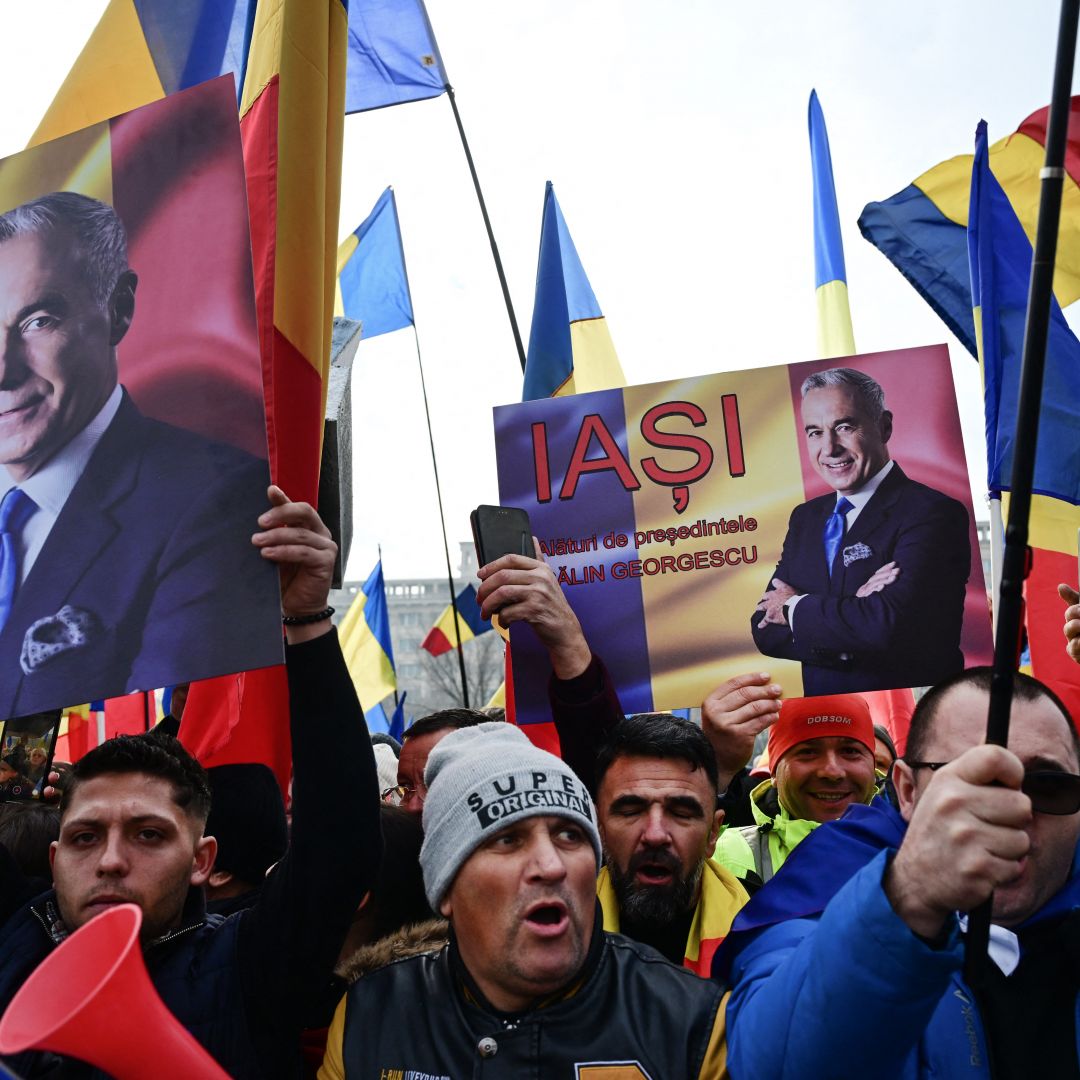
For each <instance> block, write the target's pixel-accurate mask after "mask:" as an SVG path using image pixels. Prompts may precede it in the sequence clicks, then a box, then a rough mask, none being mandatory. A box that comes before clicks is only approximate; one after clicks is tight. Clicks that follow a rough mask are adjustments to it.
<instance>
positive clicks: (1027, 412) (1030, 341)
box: [964, 0, 1080, 987]
mask: <svg viewBox="0 0 1080 1080" xmlns="http://www.w3.org/2000/svg"><path fill="white" fill-rule="evenodd" d="M1078 13H1080V0H1062V5H1061V19H1060V22H1059V24H1058V41H1057V56H1056V58H1055V60H1054V88H1053V95H1052V97H1051V99H1050V118H1049V121H1048V124H1047V131H1046V164H1045V165H1044V167H1043V169H1042V171H1041V172H1040V174H1039V176H1040V179H1041V182H1042V183H1041V192H1040V195H1039V221H1038V226H1037V228H1036V232H1035V251H1034V255H1033V258H1032V262H1031V285H1030V290H1029V292H1028V308H1027V319H1026V322H1025V325H1024V353H1023V361H1022V363H1021V367H1020V398H1019V402H1018V405H1017V410H1016V437H1015V440H1014V449H1013V468H1012V480H1011V487H1010V496H1009V520H1008V524H1007V526H1006V528H1005V554H1004V557H1003V559H1002V570H1001V591H1000V593H999V594H998V598H997V605H996V607H997V627H996V631H995V636H994V670H993V676H992V679H991V684H990V708H989V712H988V715H987V722H986V741H987V742H988V743H994V744H996V745H998V746H1006V745H1008V741H1009V714H1010V711H1011V709H1012V696H1013V677H1014V675H1015V673H1016V670H1017V666H1018V661H1019V655H1020V631H1021V626H1022V620H1023V607H1024V601H1023V586H1024V578H1025V577H1026V576H1027V571H1028V568H1029V558H1030V556H1029V551H1028V517H1029V515H1030V513H1031V487H1032V482H1033V478H1034V474H1035V447H1036V443H1037V440H1038V435H1039V408H1040V405H1041V402H1042V385H1043V370H1044V367H1045V363H1046V340H1047V335H1048V332H1049V325H1050V301H1051V297H1052V296H1053V288H1054V259H1055V256H1056V254H1057V236H1058V224H1059V222H1060V219H1061V196H1062V190H1063V187H1064V179H1065V145H1066V140H1067V137H1068V128H1069V111H1070V98H1071V93H1072V76H1073V61H1074V58H1075V54H1076V24H1077V15H1078ZM992 905H993V897H991V898H990V899H989V900H987V901H986V902H985V903H983V904H981V905H980V906H979V907H978V908H976V909H975V910H974V911H972V912H971V914H970V917H969V920H968V932H967V942H966V946H965V948H966V951H965V956H964V978H965V980H966V981H967V983H968V985H969V986H972V987H978V986H980V985H981V984H982V982H983V981H984V977H985V971H986V959H987V946H988V944H989V940H990V913H991V908H992Z"/></svg>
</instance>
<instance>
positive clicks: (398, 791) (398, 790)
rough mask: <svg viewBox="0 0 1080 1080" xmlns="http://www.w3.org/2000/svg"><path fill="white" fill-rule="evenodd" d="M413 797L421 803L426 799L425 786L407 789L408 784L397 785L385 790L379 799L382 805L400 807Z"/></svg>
mask: <svg viewBox="0 0 1080 1080" xmlns="http://www.w3.org/2000/svg"><path fill="white" fill-rule="evenodd" d="M413 795H418V796H419V797H420V801H421V802H423V801H424V800H425V799H426V798H427V785H426V784H421V785H420V786H419V787H409V785H408V784H398V785H397V786H396V787H391V788H387V789H386V790H385V791H384V792H383V793H382V795H381V796H380V798H381V799H382V801H383V802H384V803H389V804H390V805H391V806H401V804H402V803H407V802H408V801H409V800H410V799H411V798H412V797H413Z"/></svg>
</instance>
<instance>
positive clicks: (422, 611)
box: [330, 540, 503, 717]
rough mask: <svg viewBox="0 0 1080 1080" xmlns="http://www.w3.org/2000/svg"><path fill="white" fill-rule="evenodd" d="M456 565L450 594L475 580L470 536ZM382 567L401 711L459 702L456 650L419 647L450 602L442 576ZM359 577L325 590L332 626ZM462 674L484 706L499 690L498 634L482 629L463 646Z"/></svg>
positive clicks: (472, 697) (472, 700) (421, 712)
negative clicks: (403, 697) (401, 573)
mask: <svg viewBox="0 0 1080 1080" xmlns="http://www.w3.org/2000/svg"><path fill="white" fill-rule="evenodd" d="M458 547H459V565H458V567H457V568H456V572H455V575H454V593H455V594H457V593H459V592H460V591H461V590H462V589H463V588H464V587H465V585H466V584H468V583H469V582H472V583H473V584H474V585H475V584H477V577H476V569H477V567H476V552H475V550H474V549H473V544H472V541H471V540H468V541H461V542H460V543H459V545H458ZM384 566H385V570H386V574H387V577H386V606H387V609H388V611H389V613H390V638H391V641H392V642H393V645H394V663H395V666H396V669H397V680H398V688H399V690H405V691H407V692H408V695H409V696H408V699H407V701H406V709H405V713H406V716H414V717H421V716H426V715H427V714H428V713H431V712H434V711H435V710H436V709H448V708H451V707H454V706H460V705H461V703H462V700H461V676H460V673H459V670H458V658H457V650H456V649H453V650H451V651H450V652H448V653H445V654H444V655H443V656H439V657H435V656H432V655H431V654H430V653H428V652H426V651H424V650H423V649H421V648H420V642H421V641H423V640H424V637H425V636H426V635H427V632H428V631H429V630H430V629H431V627H432V625H433V624H434V623H435V620H436V619H438V617H439V616H440V615H441V614H442V613H443V610H444V609H445V608H446V605H447V604H449V603H450V590H449V586H448V585H447V581H446V578H445V577H431V578H394V577H391V576H390V575H391V574H392V573H393V565H392V564H384ZM362 584H363V582H361V581H346V582H345V583H344V585H343V587H342V588H341V589H336V590H334V591H333V592H332V593H331V594H330V603H331V604H332V605H333V606H334V608H336V611H335V614H334V624H335V625H337V624H338V623H339V622H340V621H341V620H342V619H343V618H344V617H345V613H346V612H347V611H348V610H349V605H350V604H351V603H352V602H353V600H354V599H355V597H356V594H357V593H358V592H359V591H360V586H361V585H362ZM462 651H463V653H464V657H465V675H466V678H467V680H468V683H469V704H470V705H472V706H473V707H474V708H475V707H483V706H484V705H486V704H487V702H488V700H489V699H490V697H491V695H492V694H494V693H495V691H496V690H497V689H498V687H499V684H500V683H501V682H502V679H503V641H502V638H501V637H500V636H499V635H498V634H484V635H483V636H482V637H478V638H474V639H472V640H471V641H466V642H465V643H464V644H463V645H462ZM383 705H384V708H385V709H386V714H387V716H389V715H390V713H391V712H392V711H393V700H392V699H387V701H386V702H384V703H383Z"/></svg>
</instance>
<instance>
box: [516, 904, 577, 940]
mask: <svg viewBox="0 0 1080 1080" xmlns="http://www.w3.org/2000/svg"><path fill="white" fill-rule="evenodd" d="M569 915H570V913H569V910H568V909H567V907H566V905H565V904H564V903H563V902H562V901H561V900H543V901H540V902H539V903H536V904H533V905H532V907H530V908H529V909H528V910H527V911H526V912H525V922H526V923H528V925H529V927H530V929H531V930H533V932H534V933H537V934H539V935H540V936H541V937H554V936H556V935H558V934H561V933H562V932H563V930H565V929H566V927H567V925H569V922H570V918H569Z"/></svg>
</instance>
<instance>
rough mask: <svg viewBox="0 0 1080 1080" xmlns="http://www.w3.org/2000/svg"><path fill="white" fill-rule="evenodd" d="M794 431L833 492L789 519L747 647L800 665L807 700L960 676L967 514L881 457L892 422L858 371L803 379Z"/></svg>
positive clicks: (876, 387)
mask: <svg viewBox="0 0 1080 1080" xmlns="http://www.w3.org/2000/svg"><path fill="white" fill-rule="evenodd" d="M802 427H803V433H804V437H805V439H806V447H807V451H808V454H809V458H810V463H811V465H812V466H813V469H814V471H815V472H816V473H817V474H818V475H819V476H820V477H821V478H822V480H824V481H825V483H826V484H827V485H828V486H829V487H830V488H832V489H833V491H832V492H830V493H829V494H828V495H821V496H819V497H818V498H816V499H811V500H810V501H809V502H806V503H803V504H801V505H800V506H797V507H795V509H794V511H792V514H791V520H790V521H789V523H788V531H787V536H786V537H785V538H784V550H783V553H782V555H781V557H780V562H779V564H778V565H777V567H776V569H775V570H774V571H773V574H772V577H771V578H770V581H769V586H768V588H767V589H766V591H765V593H764V595H763V596H762V597H761V600H760V602H759V603H758V605H757V608H756V610H755V611H754V614H753V616H752V617H751V620H750V626H751V632H752V633H753V637H754V643H755V644H756V645H757V647H758V649H760V650H761V652H763V653H764V654H765V655H766V656H776V657H780V658H782V659H787V660H799V661H801V662H802V676H803V686H804V689H805V693H807V694H843V693H860V692H862V691H864V690H882V689H888V688H896V687H908V686H929V685H931V684H932V683H935V682H937V681H938V680H940V679H943V678H946V677H947V676H949V675H953V674H955V673H956V672H958V671H960V670H961V669H962V668H963V666H964V657H963V653H962V652H961V650H960V633H961V628H962V624H963V618H964V595H965V588H966V585H967V579H968V575H969V573H970V571H971V544H970V524H969V521H968V512H967V509H966V508H965V507H964V506H963V504H962V503H959V502H957V501H956V500H955V499H952V498H949V496H947V495H943V494H942V493H941V492H940V491H935V490H934V489H933V488H930V487H927V486H926V485H925V484H919V483H916V482H915V481H914V480H912V479H910V478H909V477H908V476H907V475H906V474H905V473H904V471H903V470H902V469H901V468H900V465H899V464H898V463H897V462H895V461H893V460H891V459H890V456H889V446H888V444H889V440H890V439H891V438H892V433H893V416H892V413H891V412H890V411H889V410H888V409H886V408H885V393H884V391H883V390H882V388H881V386H880V384H879V383H877V382H876V381H875V380H874V379H872V378H871V377H870V376H869V375H867V374H865V373H864V372H862V371H856V370H854V369H852V368H832V369H831V370H828V371H820V372H817V373H816V374H814V375H811V376H810V377H809V378H807V379H806V380H805V381H804V382H803V384H802Z"/></svg>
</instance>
